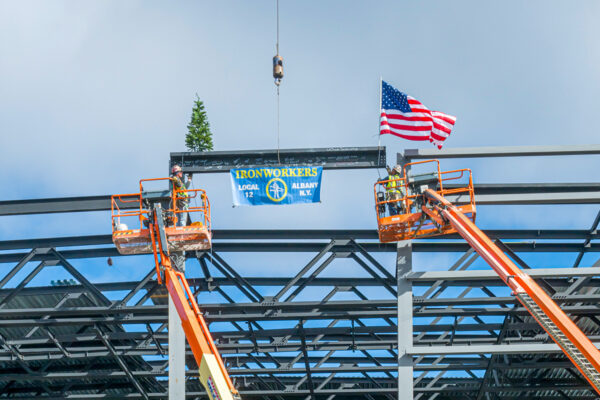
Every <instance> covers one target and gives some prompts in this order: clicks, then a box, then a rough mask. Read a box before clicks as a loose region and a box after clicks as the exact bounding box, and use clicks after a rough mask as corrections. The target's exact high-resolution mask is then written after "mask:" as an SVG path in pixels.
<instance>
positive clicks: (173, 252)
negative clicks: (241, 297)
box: [111, 178, 240, 400]
mask: <svg viewBox="0 0 600 400" xmlns="http://www.w3.org/2000/svg"><path fill="white" fill-rule="evenodd" d="M150 181H170V178H158V179H143V180H141V181H140V191H139V193H131V194H119V195H113V196H112V198H111V204H112V205H111V208H112V225H113V235H112V236H113V242H114V243H115V245H116V247H117V249H118V251H119V253H121V254H144V253H153V254H154V261H155V266H156V276H157V280H158V283H159V284H162V283H164V284H165V286H166V288H167V290H168V292H169V295H170V296H171V299H172V300H173V303H174V304H175V307H176V309H177V313H178V314H179V317H180V318H181V322H182V326H183V330H184V332H185V336H186V338H187V341H188V343H189V344H190V347H191V349H192V352H193V353H194V358H195V359H196V363H197V364H198V369H199V371H200V382H201V383H202V385H203V386H204V388H205V389H206V392H207V393H208V396H209V397H210V399H211V400H239V399H240V396H239V394H238V391H237V390H236V389H235V387H234V386H233V383H232V382H231V379H230V378H229V374H228V373H227V370H226V369H225V365H224V364H223V360H222V359H221V357H220V355H219V352H218V350H217V347H216V346H215V344H214V341H213V339H212V336H211V334H210V332H209V330H208V326H207V325H206V322H205V321H204V318H203V317H202V312H201V311H200V308H199V307H198V304H197V303H196V300H195V298H194V295H193V293H192V291H191V289H190V287H189V285H188V283H187V280H186V279H185V275H184V274H183V272H182V271H181V268H180V267H179V265H180V263H181V261H182V260H183V259H184V257H185V253H184V252H185V251H190V250H191V251H193V250H207V249H210V248H211V235H212V234H211V230H210V204H209V202H208V198H207V197H206V193H205V192H204V190H201V189H193V190H175V189H174V190H172V191H145V190H144V187H143V185H144V183H145V182H150ZM189 199H195V200H198V199H199V200H200V205H199V206H194V207H189V209H182V207H181V206H180V205H181V204H182V201H186V200H188V201H189ZM127 203H135V204H136V208H135V209H133V210H121V209H120V207H119V205H122V204H127ZM137 204H139V207H138V206H137ZM187 213H190V214H193V215H195V216H196V217H195V219H196V218H197V219H198V220H197V221H196V222H193V223H192V224H191V225H189V226H179V225H182V224H177V221H180V220H183V219H185V218H186V217H187ZM132 219H133V220H134V221H135V220H137V222H139V229H129V228H128V226H127V225H126V224H125V223H124V222H123V221H124V220H132Z"/></svg>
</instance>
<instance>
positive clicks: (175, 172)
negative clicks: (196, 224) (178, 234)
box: [171, 165, 192, 226]
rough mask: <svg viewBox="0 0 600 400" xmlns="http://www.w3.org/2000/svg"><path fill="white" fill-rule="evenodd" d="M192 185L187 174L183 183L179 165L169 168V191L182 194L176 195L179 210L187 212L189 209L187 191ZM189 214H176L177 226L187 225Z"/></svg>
mask: <svg viewBox="0 0 600 400" xmlns="http://www.w3.org/2000/svg"><path fill="white" fill-rule="evenodd" d="M191 184H192V176H191V175H190V174H188V175H187V176H186V180H185V183H184V181H183V171H182V170H181V167H180V166H179V165H173V168H171V190H172V191H173V192H175V190H178V191H179V190H183V192H178V193H177V195H176V196H177V197H178V199H177V208H178V209H179V210H188V209H189V208H190V199H189V198H188V197H189V194H188V192H187V189H189V187H190V185H191ZM189 219H190V216H189V213H188V212H182V213H178V214H177V226H184V225H189V222H190V221H189Z"/></svg>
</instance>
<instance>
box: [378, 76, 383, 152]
mask: <svg viewBox="0 0 600 400" xmlns="http://www.w3.org/2000/svg"><path fill="white" fill-rule="evenodd" d="M382 82H383V78H382V77H381V75H379V115H378V116H377V136H379V141H378V142H377V147H381V86H382Z"/></svg>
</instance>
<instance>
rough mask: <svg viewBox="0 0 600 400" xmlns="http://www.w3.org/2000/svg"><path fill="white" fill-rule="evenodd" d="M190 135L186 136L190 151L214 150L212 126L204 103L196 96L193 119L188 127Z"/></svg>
mask: <svg viewBox="0 0 600 400" xmlns="http://www.w3.org/2000/svg"><path fill="white" fill-rule="evenodd" d="M187 128H188V133H187V134H186V135H185V145H186V146H187V148H188V150H190V151H210V150H212V149H213V141H212V133H211V132H210V124H209V123H208V117H207V116H206V111H205V110H204V103H203V102H202V101H201V100H200V98H199V97H198V94H196V100H194V107H193V108H192V119H191V121H190V123H189V124H188V126H187Z"/></svg>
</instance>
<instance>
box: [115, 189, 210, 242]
mask: <svg viewBox="0 0 600 400" xmlns="http://www.w3.org/2000/svg"><path fill="white" fill-rule="evenodd" d="M162 180H164V181H170V180H171V179H170V178H156V179H142V180H141V181H140V191H139V193H130V194H116V195H113V196H111V210H112V228H113V233H112V237H113V242H114V244H115V246H116V247H117V250H118V251H119V253H121V254H146V253H152V252H153V249H152V238H151V237H150V230H149V229H148V223H149V219H150V218H152V217H151V216H152V205H153V204H155V203H160V204H161V206H162V208H163V210H164V215H165V221H163V222H164V226H165V234H166V239H167V243H168V246H169V251H173V252H178V251H193V250H208V249H210V248H211V246H212V232H211V229H210V203H209V202H208V198H207V197H206V192H205V191H204V190H202V189H191V190H172V191H152V192H151V191H144V187H143V185H144V182H150V181H162ZM186 201H187V202H192V201H193V202H194V203H198V204H194V205H193V206H192V205H191V204H188V206H189V207H188V208H187V209H183V207H182V206H183V205H184V204H185V202H186ZM129 203H134V207H135V208H133V209H122V207H123V205H126V204H129ZM129 205H132V204H129ZM187 213H189V216H190V219H192V220H193V221H194V222H192V223H191V224H190V225H188V226H177V221H179V220H180V219H185V218H186V217H187ZM125 222H129V223H132V224H134V225H135V226H136V228H135V229H130V228H129V227H128V226H127V225H126V224H125ZM184 222H186V221H184ZM137 226H139V228H137Z"/></svg>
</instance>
